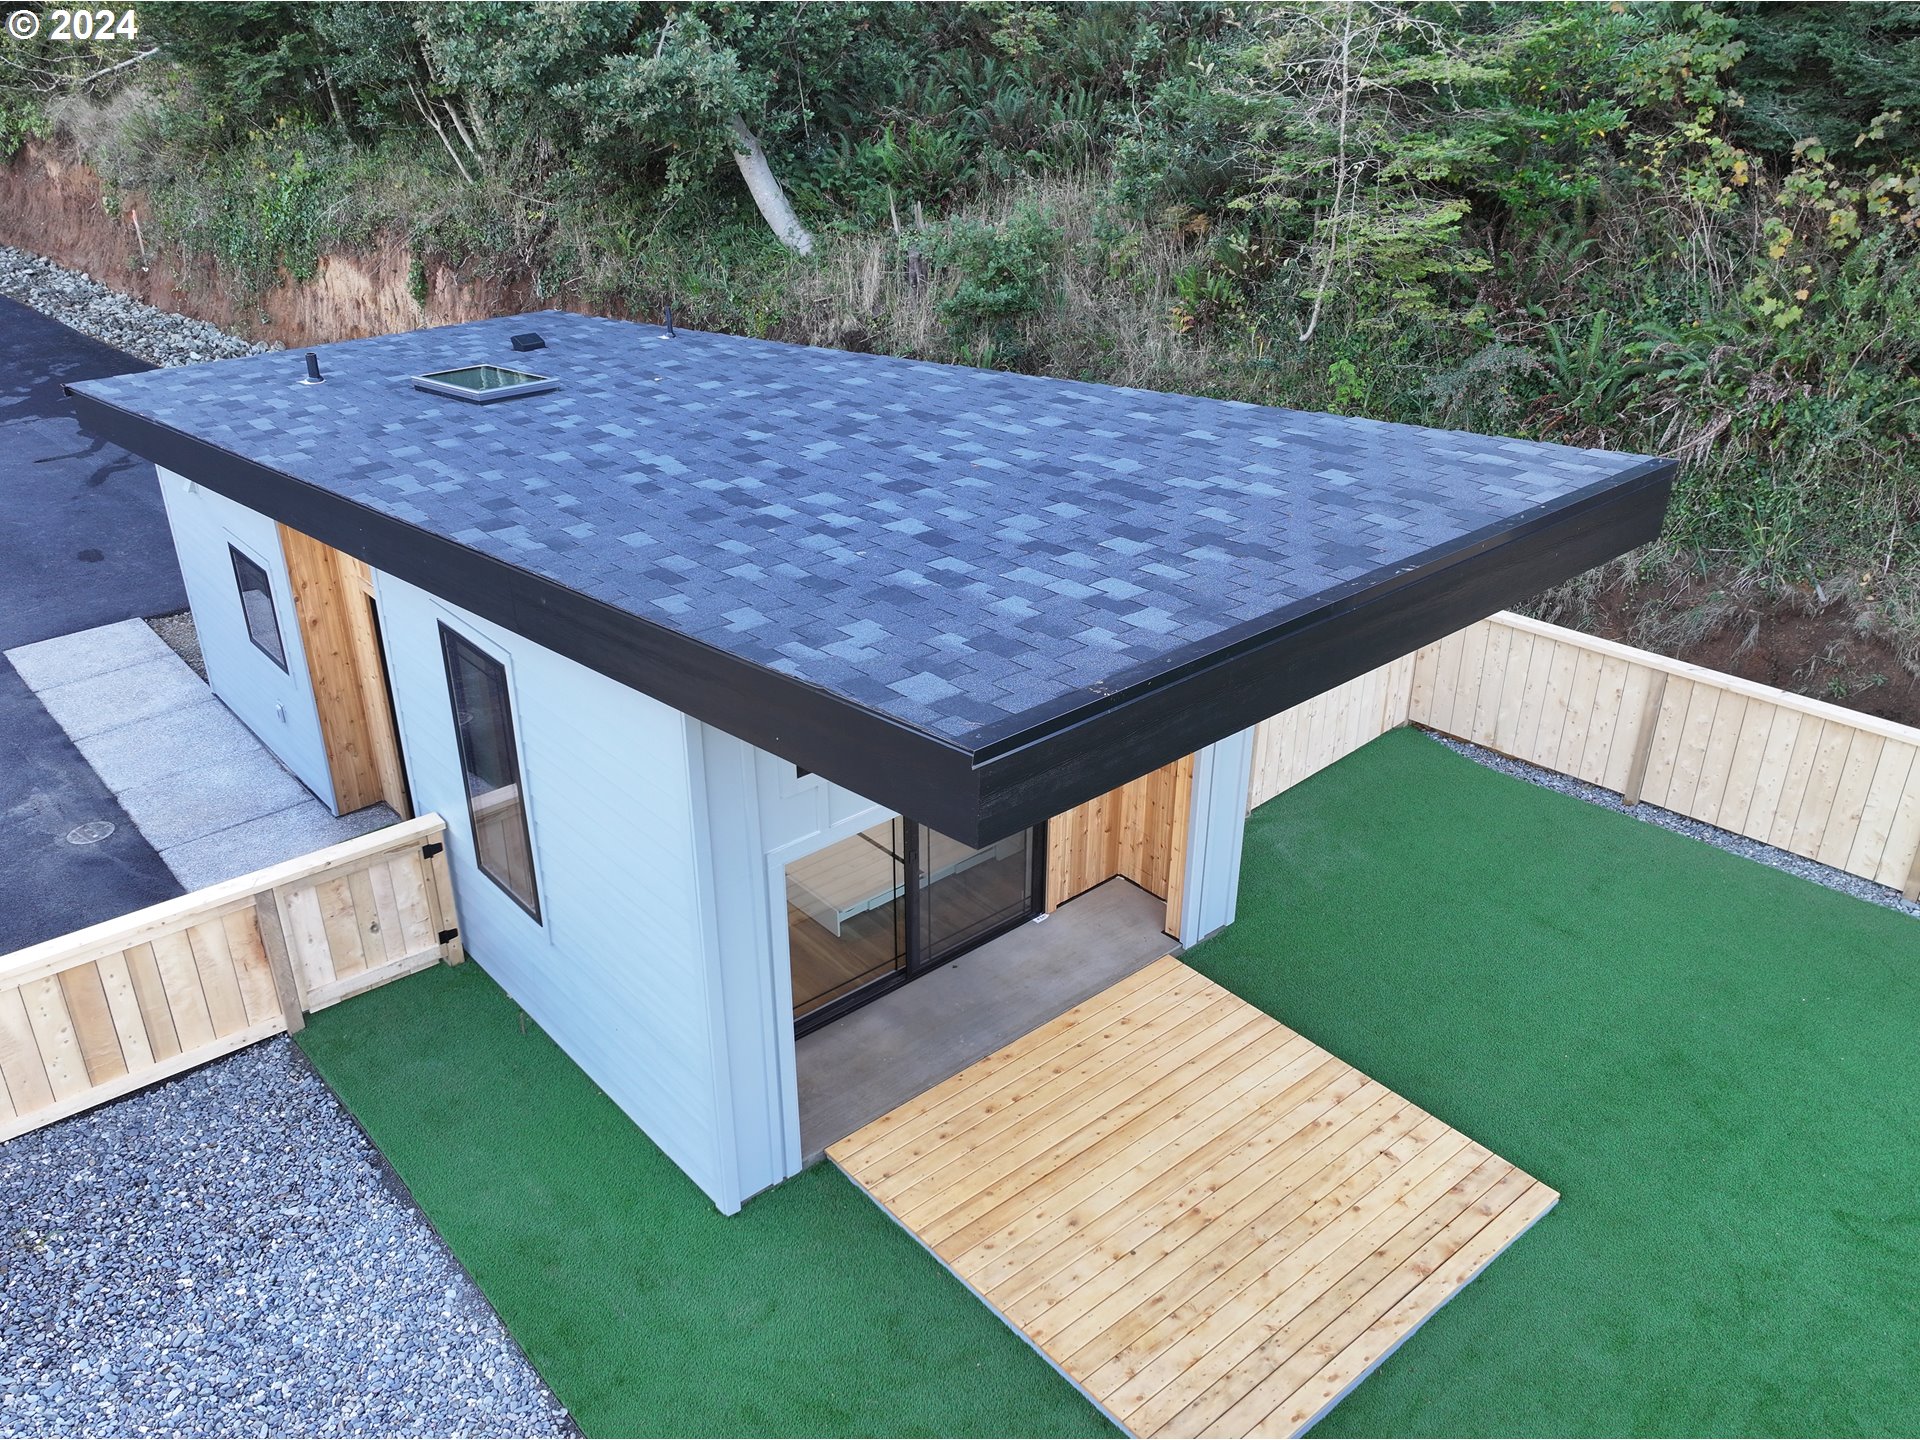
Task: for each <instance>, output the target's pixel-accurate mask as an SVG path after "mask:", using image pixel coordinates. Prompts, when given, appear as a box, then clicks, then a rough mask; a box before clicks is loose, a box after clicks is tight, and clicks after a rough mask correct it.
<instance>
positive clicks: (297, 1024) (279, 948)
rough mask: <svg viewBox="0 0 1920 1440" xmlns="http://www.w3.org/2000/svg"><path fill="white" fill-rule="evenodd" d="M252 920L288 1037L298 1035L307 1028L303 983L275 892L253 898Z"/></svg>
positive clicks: (269, 891) (266, 892) (267, 892)
mask: <svg viewBox="0 0 1920 1440" xmlns="http://www.w3.org/2000/svg"><path fill="white" fill-rule="evenodd" d="M253 918H254V921H255V923H256V924H257V925H258V926H259V928H260V944H261V945H262V946H263V947H264V948H265V949H266V952H267V969H268V970H270V971H272V972H273V990H274V994H276V995H277V996H279V997H280V1014H281V1016H282V1017H283V1018H284V1019H285V1020H286V1022H287V1034H289V1035H298V1034H299V1033H300V1032H301V1030H303V1029H305V1028H306V1024H307V1016H306V1011H304V1010H303V1009H302V1008H301V1006H300V982H299V981H298V980H296V979H295V978H294V974H293V960H292V958H291V957H290V956H289V955H288V953H287V932H286V929H285V927H284V926H282V925H281V923H280V907H279V905H278V904H276V903H275V899H274V892H273V891H271V890H268V891H265V892H264V893H262V894H259V895H255V896H254V897H253Z"/></svg>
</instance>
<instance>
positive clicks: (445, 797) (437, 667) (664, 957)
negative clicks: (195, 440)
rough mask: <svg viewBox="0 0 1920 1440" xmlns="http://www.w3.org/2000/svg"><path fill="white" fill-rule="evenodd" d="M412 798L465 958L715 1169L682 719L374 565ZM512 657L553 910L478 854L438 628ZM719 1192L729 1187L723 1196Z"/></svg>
mask: <svg viewBox="0 0 1920 1440" xmlns="http://www.w3.org/2000/svg"><path fill="white" fill-rule="evenodd" d="M376 584H377V586H378V595H379V603H380V618H381V627H382V631H383V634H384V638H385V641H386V645H387V649H388V660H389V671H390V674H391V677H392V684H393V691H394V703H395V708H396V710H397V712H398V716H399V726H400V733H401V740H402V744H403V747H404V749H405V753H406V762H407V771H408V779H409V781H410V783H411V785H412V788H413V794H414V799H415V803H416V804H417V805H419V806H420V807H421V808H422V809H436V810H439V811H440V812H441V813H442V814H443V815H444V816H445V817H446V821H447V856H448V858H449V860H450V861H451V868H452V871H453V878H454V888H455V890H456V892H457V893H458V895H459V898H460V907H461V914H462V917H463V927H462V939H463V941H464V942H465V944H466V946H467V948H468V950H469V952H470V954H471V955H472V956H473V958H474V959H475V960H477V961H478V962H479V964H480V965H481V966H483V967H484V968H485V969H486V971H487V972H488V974H490V975H492V976H493V977H494V978H495V979H496V980H498V981H499V983H500V984H501V986H502V988H504V989H505V990H506V991H507V993H508V994H510V995H512V996H513V997H514V999H515V1000H516V1001H517V1002H518V1003H519V1004H520V1005H521V1006H522V1007H523V1008H524V1009H525V1010H526V1012H527V1013H528V1014H529V1015H530V1016H531V1017H532V1018H533V1019H534V1020H535V1021H536V1022H537V1023H538V1024H539V1025H540V1026H541V1028H542V1029H544V1030H545V1031H546V1032H547V1034H548V1035H550V1036H551V1037H552V1038H553V1040H554V1041H555V1042H556V1043H557V1044H559V1046H560V1047H561V1048H562V1049H563V1050H565V1051H566V1052H567V1054H568V1055H570V1056H571V1057H572V1058H573V1060H574V1061H575V1062H576V1063H577V1064H578V1065H579V1066H580V1068H581V1069H583V1070H584V1071H586V1073H587V1074H588V1075H590V1076H591V1077H592V1078H593V1079H594V1081H595V1082H596V1083H597V1084H599V1085H600V1087H601V1088H602V1089H604V1090H605V1091H606V1092H607V1094H608V1095H609V1096H611V1097H612V1098H613V1100H614V1101H615V1103H616V1104H618V1105H619V1106H620V1107H621V1108H622V1109H623V1110H625V1111H626V1112H627V1114H628V1115H630V1116H631V1117H632V1118H633V1120H634V1121H635V1122H636V1123H637V1124H638V1125H639V1126H640V1127H641V1128H642V1129H643V1130H645V1131H646V1132H647V1134H648V1135H649V1136H650V1137H651V1138H652V1139H653V1140H654V1141H655V1143H657V1144H658V1145H659V1146H660V1147H661V1148H662V1149H663V1150H665V1151H666V1152H667V1153H668V1154H669V1155H670V1156H672V1157H673V1159H674V1160H675V1162H676V1163H678V1164H679V1165H680V1166H681V1168H682V1169H684V1170H686V1171H687V1173H688V1174H689V1175H691V1176H692V1177H693V1178H694V1179H695V1181H697V1182H698V1183H699V1184H700V1185H702V1186H703V1187H704V1188H705V1189H707V1190H708V1192H709V1193H716V1187H717V1186H720V1185H722V1184H723V1183H724V1182H723V1181H722V1180H721V1178H720V1173H721V1172H720V1166H719V1159H718V1156H719V1146H720V1144H721V1138H720V1135H719V1133H718V1122H717V1119H716V1114H715V1083H716V1075H715V1067H716V1064H717V1063H718V1062H717V1060H716V1052H715V1049H714V1041H713V1037H712V1035H711V1033H710V1025H709V1015H708V995H707V986H708V983H709V976H708V973H707V964H706V959H705V948H704V947H705V941H704V938H703V934H702V924H701V921H702V917H701V910H700V898H699V897H700V890H699V878H698V875H697V870H696V861H695V853H696V843H697V837H696V835H695V830H694V807H693V801H692V795H691V790H690V784H691V779H690V766H689V761H688V732H687V729H686V727H687V725H688V723H689V722H688V721H687V720H686V718H685V717H684V716H682V715H681V714H680V713H679V712H677V711H675V710H673V709H671V708H669V707H667V706H665V705H662V704H660V703H658V702H657V701H654V700H651V699H648V698H647V697H645V696H643V695H641V694H639V693H638V692H637V691H634V690H630V689H628V688H626V687H625V686H622V685H620V684H618V683H616V682H615V681H612V680H609V679H607V678H606V677H605V676H602V675H599V674H596V673H595V672H593V671H590V670H588V669H586V668H585V667H583V666H580V665H577V664H574V663H573V662H571V661H569V660H565V659H563V658H562V657H560V656H558V655H555V654H554V653H553V652H551V651H549V650H546V649H544V648H542V647H540V646H538V645H535V644H533V643H532V642H530V641H527V640H524V639H522V638H520V637H518V636H515V635H513V634H511V633H510V632H508V631H505V630H503V629H501V628H500V627H499V626H496V625H491V624H488V623H486V622H484V621H480V620H478V619H477V618H476V617H473V616H471V615H468V614H466V613H465V612H463V611H460V610H458V609H457V608H456V607H453V606H449V605H445V604H443V603H442V602H440V601H437V600H435V599H433V598H432V597H430V596H428V595H427V594H425V593H424V592H423V591H421V590H418V589H416V588H415V587H413V586H410V585H407V584H404V583H402V582H399V581H396V580H394V579H393V578H392V577H390V576H386V575H379V576H378V577H377V579H376ZM442 620H445V621H447V622H448V623H449V624H450V625H451V626H452V627H453V628H454V629H455V630H456V631H458V632H459V633H462V634H465V635H466V636H468V637H469V638H471V639H473V640H474V641H475V642H476V643H478V644H479V645H480V646H481V647H482V648H483V649H485V650H486V651H487V652H488V653H489V654H491V655H493V656H495V657H496V658H499V659H502V660H504V661H505V662H506V664H507V667H508V671H509V677H510V683H511V686H512V691H513V703H514V723H515V727H516V732H517V739H518V742H519V745H520V753H521V758H522V775H521V784H522V788H523V792H524V794H525V796H526V801H527V808H528V814H529V817H530V821H531V826H532V832H533V846H534V856H535V875H536V880H537V883H538V887H539V897H540V905H541V911H542V920H541V921H539V922H536V921H535V920H534V919H533V918H532V917H530V916H529V915H528V914H527V913H526V912H525V911H523V910H522V909H521V908H520V907H519V906H518V905H517V904H515V903H514V901H513V900H512V899H511V898H510V897H509V896H508V895H507V894H506V893H505V892H504V891H502V890H501V889H500V888H499V887H498V886H497V885H496V884H495V883H494V882H493V881H492V880H490V879H488V878H486V877H485V876H484V875H482V874H481V873H480V870H479V868H478V866H477V864H476V863H475V858H474V849H473V837H472V832H471V828H470V822H469V819H468V813H467V806H466V799H465V795H464V790H463V785H462V779H461V773H460V764H459V757H458V751H457V749H456V742H455V738H454V730H453V719H452V713H451V709H450V704H449V700H448V696H447V685H446V677H445V671H444V668H443V664H442V659H441V650H440V640H439V632H438V629H437V626H438V624H439V622H441V621H442ZM716 1198H718V1196H717V1195H716Z"/></svg>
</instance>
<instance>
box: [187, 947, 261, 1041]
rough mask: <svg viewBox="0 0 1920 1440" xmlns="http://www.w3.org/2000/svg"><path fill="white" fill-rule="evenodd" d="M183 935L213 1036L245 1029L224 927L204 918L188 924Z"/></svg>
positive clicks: (243, 1006)
mask: <svg viewBox="0 0 1920 1440" xmlns="http://www.w3.org/2000/svg"><path fill="white" fill-rule="evenodd" d="M186 935H187V944H188V946H189V947H190V948H191V949H192V951H193V963H194V968H195V969H197V970H199V972H200V993H201V994H202V995H204V996H206V998H207V1016H208V1018H209V1019H211V1020H212V1021H213V1033H214V1035H215V1036H220V1035H231V1034H233V1032H234V1031H236V1030H244V1029H246V1028H247V1002H246V1000H245V999H244V998H243V997H242V995H241V994H240V977H239V976H237V975H235V974H234V970H233V951H232V948H231V947H230V946H229V945H228V944H227V928H226V926H225V925H224V924H222V923H221V921H219V920H206V921H202V922H201V923H200V924H198V925H194V926H191V927H189V928H188V930H187V932H186Z"/></svg>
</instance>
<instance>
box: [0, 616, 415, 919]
mask: <svg viewBox="0 0 1920 1440" xmlns="http://www.w3.org/2000/svg"><path fill="white" fill-rule="evenodd" d="M6 657H7V659H8V660H9V661H11V662H12V664H13V667H14V669H15V670H17V671H18V672H19V673H20V677H21V678H22V679H23V680H25V681H26V683H27V685H28V686H29V688H31V689H32V690H33V692H34V694H35V695H36V696H37V697H38V699H39V701H40V703H41V704H42V705H43V706H44V707H45V708H46V710H47V713H48V714H50V715H52V716H53V718H54V719H55V720H56V721H57V722H58V723H59V725H60V728H61V729H63V730H64V731H66V733H67V736H68V738H70V739H71V740H72V741H73V743H74V745H75V747H76V748H78V750H79V751H80V754H81V755H82V756H83V757H84V758H85V760H86V762H87V764H88V765H90V766H91V767H92V768H93V770H94V773H95V774H97V775H98V776H99V777H100V780H101V782H102V783H103V784H105V785H106V787H107V788H108V789H109V790H111V791H112V792H113V795H114V798H115V799H116V800H117V801H118V802H119V803H120V807H121V808H122V809H123V810H124V811H125V812H126V814H127V817H128V818H129V819H130V820H131V821H132V822H133V824H134V826H135V827H136V828H137V829H138V830H139V831H140V833H141V834H142V835H143V836H145V837H146V840H147V842H148V843H149V844H150V845H152V846H153V848H154V849H155V850H157V851H158V852H159V854H160V858H161V859H162V860H163V861H165V862H166V865H167V868H168V869H170V870H171V871H172V872H173V874H174V876H175V878H177V879H178V880H179V882H180V884H181V885H182V886H183V887H185V888H186V889H188V890H197V889H200V888H201V887H202V886H206V885H212V884H214V883H216V882H218V881H221V880H226V879H230V878H232V877H233V876H235V875H244V874H246V873H247V872H248V871H249V870H257V869H259V868H260V867H261V866H263V865H271V864H274V863H275V862H277V861H280V860H287V859H291V858H292V857H293V856H295V855H303V854H305V853H306V852H307V851H309V850H317V849H319V848H321V847H322V846H325V845H333V844H337V843H338V842H339V841H342V840H349V839H352V838H353V837H354V836H356V835H363V834H365V833H367V832H368V831H369V830H377V829H379V828H380V827H381V826H383V825H390V824H392V823H394V821H395V820H396V819H397V818H398V817H397V816H395V815H394V813H393V812H392V811H391V810H389V809H388V808H387V807H386V806H384V805H376V806H373V807H372V808H370V809H367V810H362V811H359V812H358V813H356V814H353V815H345V816H339V817H336V816H335V815H334V814H333V813H332V812H331V811H330V810H329V809H328V808H327V806H326V805H325V804H323V803H322V802H321V801H320V800H319V799H318V798H316V797H315V796H314V794H313V792H312V791H310V790H308V789H307V788H306V786H305V785H303V784H301V783H300V781H299V780H297V779H295V778H294V776H293V774H292V773H291V772H290V771H288V770H287V769H286V767H285V766H283V765H281V763H280V762H279V761H278V760H276V759H275V758H274V757H273V755H272V754H271V753H270V752H269V751H268V750H267V749H266V747H265V746H263V745H262V744H261V743H260V742H259V741H258V740H256V739H255V738H254V736H253V733H252V732H251V731H249V730H248V729H247V728H246V726H244V725H242V724H241V723H240V721H239V720H237V719H236V718H235V717H234V715H233V713H232V712H231V711H229V710H228V709H227V707H226V706H225V705H223V704H222V703H221V702H220V701H219V700H218V699H217V698H216V697H215V696H214V693H213V691H212V690H210V689H208V688H207V685H206V684H205V682H204V681H202V680H201V679H200V677H199V676H197V675H195V674H194V673H193V671H192V670H190V669H188V668H187V664H186V662H185V661H183V660H182V659H181V658H180V657H179V656H178V655H176V654H175V653H174V652H173V651H172V650H171V649H169V648H168V647H167V645H166V643H165V642H164V641H162V640H161V639H160V637H159V636H158V635H156V634H155V633H154V632H153V629H152V627H151V626H149V625H148V624H146V622H145V621H142V620H123V621H120V622H119V623H117V624H113V625H102V626H98V627H96V628H94V629H91V630H82V631H79V632H78V633H76V634H73V635H62V636H59V637H58V638H56V639H52V640H42V641H39V642H37V643H35V644H32V645H23V646H21V647H19V648H18V649H14V650H9V651H7V652H6Z"/></svg>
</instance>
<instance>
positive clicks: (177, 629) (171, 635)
mask: <svg viewBox="0 0 1920 1440" xmlns="http://www.w3.org/2000/svg"><path fill="white" fill-rule="evenodd" d="M147 624H148V625H150V626H151V627H152V628H153V633H154V634H156V635H158V636H159V637H160V638H161V639H162V640H163V641H165V642H166V646H167V648H168V649H169V650H171V651H173V653H174V654H176V655H178V656H179V657H180V658H181V659H182V660H184V661H186V662H187V668H188V669H189V670H191V671H193V673H194V674H196V675H198V676H199V677H200V678H201V679H202V680H205V679H206V678H207V661H206V657H205V656H204V655H202V654H201V653H200V632H199V631H198V630H196V629H195V628H194V625H193V612H192V611H191V610H181V611H178V612H176V613H174V614H172V615H150V616H148V617H147Z"/></svg>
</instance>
